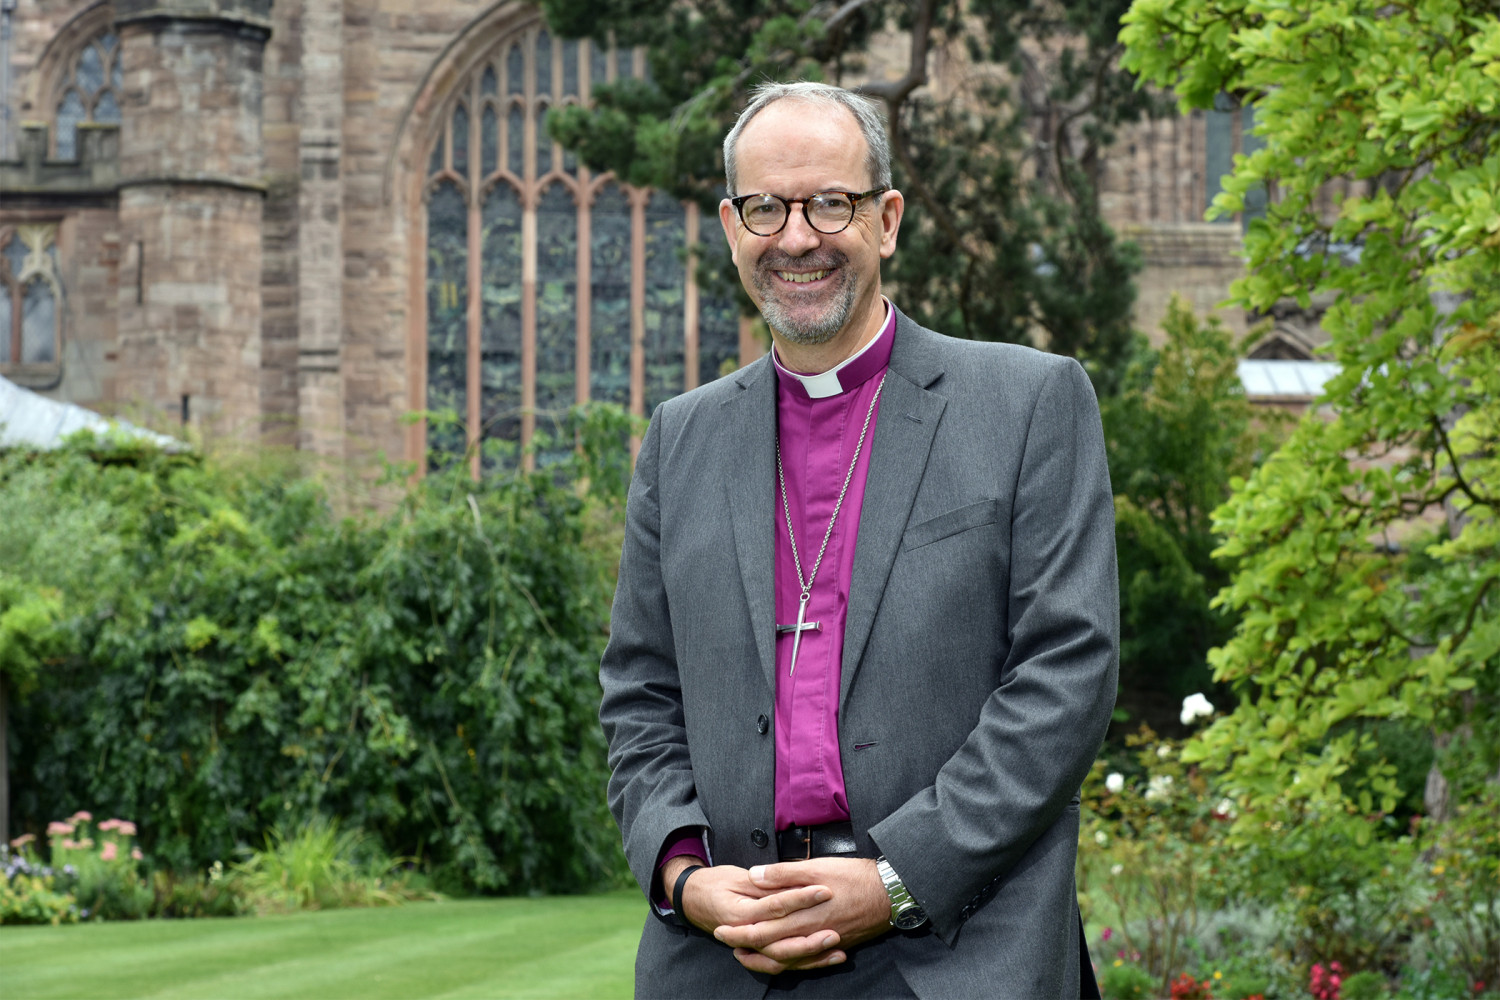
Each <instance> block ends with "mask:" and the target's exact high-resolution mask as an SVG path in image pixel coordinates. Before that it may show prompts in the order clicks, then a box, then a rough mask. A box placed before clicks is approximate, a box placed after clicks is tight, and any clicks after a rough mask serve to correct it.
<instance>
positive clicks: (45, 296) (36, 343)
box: [0, 225, 62, 381]
mask: <svg viewBox="0 0 1500 1000" xmlns="http://www.w3.org/2000/svg"><path fill="white" fill-rule="evenodd" d="M56 239H57V227H56V226H55V225H24V226H17V227H15V228H13V229H0V372H4V373H5V374H7V375H9V376H12V377H17V378H18V379H19V380H20V381H32V380H34V378H35V377H37V376H43V377H45V376H55V374H56V372H57V371H58V370H59V365H60V363H61V362H60V359H61V351H60V341H61V332H62V308H61V307H62V288H61V286H60V285H59V283H58V280H57V247H56V245H55V241H56ZM26 376H31V377H32V378H27V377H26Z"/></svg>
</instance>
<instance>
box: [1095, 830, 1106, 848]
mask: <svg viewBox="0 0 1500 1000" xmlns="http://www.w3.org/2000/svg"><path fill="white" fill-rule="evenodd" d="M1094 843H1096V844H1098V845H1099V846H1100V847H1103V846H1104V845H1105V844H1107V843H1109V834H1107V833H1105V832H1104V831H1103V830H1095V831H1094Z"/></svg>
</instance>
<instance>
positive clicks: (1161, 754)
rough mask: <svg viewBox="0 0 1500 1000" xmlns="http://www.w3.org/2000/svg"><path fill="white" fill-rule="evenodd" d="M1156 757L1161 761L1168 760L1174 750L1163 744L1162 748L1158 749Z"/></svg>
mask: <svg viewBox="0 0 1500 1000" xmlns="http://www.w3.org/2000/svg"><path fill="white" fill-rule="evenodd" d="M1156 756H1157V757H1158V758H1159V759H1161V760H1166V759H1167V758H1168V757H1170V756H1172V748H1171V747H1169V746H1167V745H1166V744H1165V743H1163V744H1162V745H1161V746H1159V747H1157V748H1156Z"/></svg>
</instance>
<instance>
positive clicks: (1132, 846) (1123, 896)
mask: <svg viewBox="0 0 1500 1000" xmlns="http://www.w3.org/2000/svg"><path fill="white" fill-rule="evenodd" d="M1126 742H1127V745H1128V746H1130V747H1131V748H1133V750H1134V751H1135V761H1134V767H1132V768H1131V774H1130V775H1129V776H1127V775H1125V774H1123V773H1120V772H1115V773H1113V774H1108V775H1106V773H1105V772H1106V771H1107V770H1108V764H1107V763H1106V762H1105V761H1103V760H1100V761H1097V762H1096V763H1095V765H1094V768H1093V770H1092V771H1091V772H1090V774H1089V777H1088V779H1087V780H1086V781H1085V782H1084V787H1083V792H1082V795H1083V800H1084V803H1085V805H1086V807H1087V812H1086V821H1085V822H1084V824H1083V826H1082V827H1081V828H1080V833H1079V853H1080V858H1081V864H1080V879H1079V883H1080V889H1081V891H1083V892H1085V893H1097V894H1099V895H1101V896H1102V897H1103V898H1104V899H1105V900H1106V901H1107V904H1108V905H1107V912H1096V913H1091V914H1089V917H1090V919H1093V920H1105V919H1107V920H1109V921H1110V925H1111V928H1112V930H1113V932H1114V934H1115V935H1116V936H1117V937H1118V940H1119V941H1120V947H1121V948H1122V949H1123V950H1124V951H1125V952H1126V953H1127V954H1129V955H1130V956H1131V957H1132V958H1134V959H1135V960H1136V961H1138V962H1139V963H1141V966H1142V967H1143V968H1144V969H1146V970H1147V971H1149V972H1150V973H1151V975H1152V976H1153V982H1154V984H1155V989H1156V992H1155V993H1154V994H1150V995H1154V996H1165V995H1166V994H1167V993H1168V991H1169V988H1170V984H1171V982H1172V978H1173V976H1174V975H1176V974H1177V973H1178V972H1180V971H1181V970H1182V968H1183V965H1184V963H1185V962H1186V960H1187V956H1188V954H1189V947H1190V944H1191V942H1192V941H1193V940H1194V939H1195V938H1196V937H1197V935H1198V934H1199V933H1200V932H1201V931H1202V929H1203V918H1204V917H1205V916H1206V915H1207V913H1208V912H1209V911H1212V910H1214V909H1217V908H1218V907H1220V906H1222V905H1223V904H1224V902H1225V901H1226V899H1227V898H1228V893H1227V882H1226V872H1225V871H1224V870H1223V869H1222V867H1221V855H1220V852H1221V848H1222V841H1223V837H1224V832H1225V830H1226V829H1227V826H1228V820H1229V819H1230V818H1231V816H1232V814H1233V811H1234V806H1233V804H1232V803H1231V802H1229V801H1228V800H1227V799H1224V798H1223V797H1222V796H1221V795H1220V796H1216V790H1215V789H1213V788H1211V787H1210V785H1209V781H1208V778H1207V777H1206V776H1205V775H1204V774H1202V773H1200V772H1199V771H1198V770H1197V769H1196V768H1190V767H1188V766H1186V765H1185V764H1184V763H1183V761H1182V758H1181V754H1180V753H1179V749H1178V746H1177V744H1176V743H1174V742H1172V741H1167V740H1160V739H1158V738H1157V736H1156V734H1155V733H1154V732H1152V731H1151V730H1150V729H1149V728H1146V727H1142V729H1141V730H1140V731H1139V732H1137V733H1135V734H1132V735H1131V736H1129V737H1128V738H1127V740H1126ZM1116 789H1118V790H1116Z"/></svg>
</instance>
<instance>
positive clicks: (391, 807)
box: [0, 412, 626, 892]
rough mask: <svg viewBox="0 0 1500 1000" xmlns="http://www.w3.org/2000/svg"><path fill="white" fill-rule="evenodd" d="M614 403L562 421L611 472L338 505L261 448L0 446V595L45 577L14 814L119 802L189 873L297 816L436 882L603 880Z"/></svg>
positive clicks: (159, 850)
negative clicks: (18, 450)
mask: <svg viewBox="0 0 1500 1000" xmlns="http://www.w3.org/2000/svg"><path fill="white" fill-rule="evenodd" d="M624 420H625V418H624V417H623V416H622V415H621V414H619V413H618V412H598V413H595V414H594V415H593V416H591V417H589V418H588V421H587V424H586V426H584V427H583V428H582V429H581V430H582V431H583V433H582V434H581V438H582V439H585V440H590V441H608V442H610V443H611V444H613V445H614V447H613V448H612V449H611V448H609V447H605V448H603V449H600V450H599V451H598V452H597V453H596V454H600V455H605V456H609V462H610V463H611V464H609V465H601V464H600V463H599V462H597V461H594V460H592V459H591V458H589V457H587V456H584V455H581V454H580V455H578V456H575V457H574V458H571V459H568V460H566V461H565V462H563V463H562V464H560V465H557V466H553V467H551V468H549V469H548V470H547V471H546V473H545V474H534V475H517V474H502V475H494V476H487V477H486V478H485V479H484V480H483V481H482V482H475V481H473V480H472V479H470V478H469V476H468V475H467V473H466V471H465V470H464V469H462V468H459V467H454V468H450V469H449V470H448V471H438V472H434V473H432V474H429V475H428V476H427V477H426V478H425V479H423V480H422V481H421V482H420V483H418V484H416V485H413V486H409V487H403V486H399V485H392V484H387V488H388V489H389V490H390V491H391V492H392V493H394V494H396V495H398V498H399V499H398V502H397V503H395V505H394V507H393V508H392V507H389V506H388V507H387V510H386V512H385V513H381V514H368V515H364V516H360V517H342V518H341V517H339V516H336V515H335V513H334V512H333V505H332V504H331V502H330V494H329V489H328V488H327V487H326V486H324V485H323V484H322V483H320V481H319V480H318V479H316V478H313V477H310V476H307V475H303V474H301V473H299V472H298V471H296V470H295V469H292V468H289V467H286V466H285V465H284V464H283V465H281V466H278V465H277V464H276V463H275V462H274V461H272V460H270V459H269V458H267V457H266V456H261V458H260V459H259V460H257V461H254V462H246V461H240V462H235V463H226V462H218V461H213V460H208V461H199V460H195V459H184V458H180V457H177V458H174V457H170V456H163V455H151V454H147V455H140V456H134V457H133V458H132V460H130V461H124V462H116V461H110V460H108V459H103V460H101V458H100V456H99V454H98V449H97V445H91V444H90V443H88V442H84V443H82V444H80V445H77V446H74V447H72V448H69V449H67V450H64V451H62V452H60V453H57V454H53V455H48V456H27V455H17V454H11V455H8V456H0V524H4V525H6V526H7V527H6V530H5V531H4V532H3V533H0V535H3V537H0V567H4V568H3V570H0V579H4V580H5V581H7V583H8V588H0V595H4V594H6V593H10V594H12V595H13V596H12V597H11V598H10V599H11V600H12V601H13V602H19V601H20V600H22V599H23V598H24V595H25V594H27V593H28V591H29V592H30V593H31V594H44V595H53V596H55V595H57V594H61V595H62V599H61V609H60V611H59V613H58V614H57V615H56V616H55V622H54V624H53V625H52V626H51V628H53V629H54V630H56V631H59V632H61V633H62V634H63V635H64V637H65V641H63V642H62V643H61V646H62V648H63V649H64V650H65V651H64V653H63V654H62V655H56V656H52V657H50V658H48V659H47V660H46V661H45V662H44V663H43V664H42V665H41V669H40V670H37V671H35V673H36V674H37V676H36V677H35V682H34V690H32V691H31V693H29V694H28V695H26V696H24V697H22V698H19V699H17V700H16V701H15V703H14V704H13V705H12V709H11V718H10V732H9V739H10V751H11V788H12V817H13V819H12V827H13V828H21V829H32V830H40V829H41V828H43V827H44V826H45V824H46V822H47V821H48V820H50V819H54V818H56V817H58V816H63V815H67V814H69V813H70V812H72V811H73V810H74V809H77V808H89V809H92V810H94V812H95V813H96V814H108V815H122V816H129V817H132V818H134V819H135V820H136V821H137V822H138V824H139V828H140V839H141V844H142V846H143V847H144V848H145V850H146V851H147V853H148V855H149V856H150V857H151V858H152V859H153V860H154V861H155V862H156V863H157V864H159V865H168V866H171V867H174V868H201V867H203V866H206V865H208V864H211V863H212V862H213V861H214V860H216V859H224V860H230V859H232V858H233V856H234V852H235V850H236V848H237V847H243V846H246V845H254V846H259V845H260V844H261V840H262V836H263V833H264V831H266V830H267V829H269V828H270V827H272V826H273V825H278V826H280V827H281V828H283V829H291V828H295V827H296V825H297V824H298V823H300V822H302V821H305V820H307V819H309V818H311V817H313V816H315V815H319V814H323V815H333V816H338V817H340V818H341V819H342V820H343V822H344V824H345V825H346V826H359V827H363V828H364V829H365V830H366V831H367V832H368V833H371V834H374V835H375V836H378V837H379V838H380V840H381V842H382V844H383V845H384V847H385V848H386V849H387V850H389V851H392V852H394V853H398V854H404V855H410V856H412V857H414V858H419V859H421V860H422V862H423V863H424V864H426V865H429V866H430V867H431V868H432V869H433V870H434V871H435V872H437V873H439V875H440V884H445V885H448V886H450V887H453V888H458V887H460V886H462V887H466V888H477V889H483V890H500V891H509V892H517V891H530V892H561V891H573V890H579V889H584V888H588V887H595V886H599V885H601V884H605V883H608V882H610V881H612V880H613V879H615V878H617V877H618V873H619V872H620V870H621V861H620V857H619V848H618V836H617V834H616V832H615V830H614V826H613V824H612V822H611V821H610V818H609V816H608V813H607V811H606V809H605V805H604V783H605V780H606V767H605V762H604V743H603V738H602V735H601V733H600V730H599V725H598V721H597V714H596V713H597V710H598V701H599V684H598V674H597V670H598V660H599V654H600V652H601V650H602V648H603V643H604V641H605V638H606V631H607V624H608V612H609V596H610V592H611V588H612V570H613V564H614V558H615V554H616V553H617V552H618V537H617V535H615V530H616V528H615V524H616V519H617V518H616V512H617V511H618V509H619V505H620V500H621V497H620V494H621V491H622V488H623V483H624V477H625V474H626V470H625V469H624V462H625V458H624V457H623V455H622V453H621V449H619V448H618V443H617V442H618V440H619V436H620V435H621V434H622V433H623V432H624V427H625V424H624ZM585 483H591V484H592V486H591V488H589V487H585V486H584V485H582V484H585ZM16 595H20V596H16ZM36 603H37V602H36V600H35V599H34V598H33V599H32V600H31V604H32V605H33V606H35V605H36ZM3 611H4V608H0V612H3ZM33 617H35V616H34V615H33ZM49 641H53V642H54V644H56V643H55V636H54V637H49ZM33 645H35V644H33ZM16 673H17V674H19V671H16ZM13 832H15V829H13Z"/></svg>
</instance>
